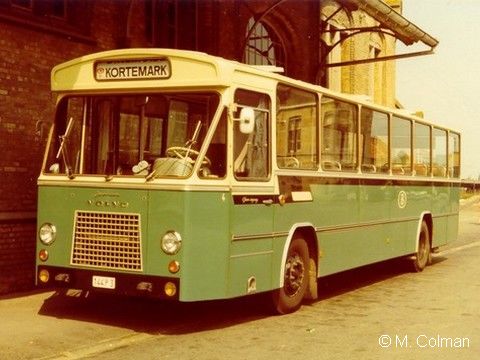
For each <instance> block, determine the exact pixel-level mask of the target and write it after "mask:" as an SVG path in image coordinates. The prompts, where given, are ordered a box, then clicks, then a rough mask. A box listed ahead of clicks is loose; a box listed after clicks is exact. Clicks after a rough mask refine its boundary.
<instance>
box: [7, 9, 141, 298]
mask: <svg viewBox="0 0 480 360" xmlns="http://www.w3.org/2000/svg"><path fill="white" fill-rule="evenodd" d="M73 4H74V6H76V5H75V3H73ZM77 4H78V3H77ZM95 4H98V5H96V6H94V7H93V8H90V9H88V6H90V5H87V7H85V8H82V9H78V10H77V11H79V12H80V13H79V14H77V16H78V17H82V18H83V20H82V21H84V20H85V18H88V24H89V28H88V29H86V30H87V31H86V32H85V29H82V33H80V34H79V35H78V36H76V34H75V33H73V34H69V33H68V32H63V33H62V31H58V29H56V28H55V26H50V27H49V26H48V25H45V22H44V20H43V19H39V21H38V23H36V19H35V16H34V15H33V14H30V15H28V14H27V16H26V17H25V18H21V17H20V18H19V17H18V16H17V17H15V16H10V13H11V12H10V13H9V11H10V9H9V8H0V294H1V293H6V292H14V291H21V290H27V289H30V288H32V287H33V285H34V271H35V266H34V265H35V238H36V220H35V218H36V202H37V188H36V179H37V177H38V174H39V171H40V167H41V162H42V159H43V151H44V145H45V140H46V136H47V134H48V127H49V124H50V123H51V122H52V120H53V116H54V104H55V98H54V96H53V95H52V93H51V92H50V71H51V69H52V67H53V66H55V65H57V64H59V63H61V62H64V61H66V60H70V59H72V58H75V57H78V56H82V55H85V54H88V53H92V52H96V51H101V50H106V49H112V48H116V47H120V46H125V39H126V36H125V35H123V34H125V32H126V31H125V29H124V25H125V23H124V20H125V14H126V11H125V6H126V5H128V3H127V2H118V1H114V0H102V1H99V2H95ZM87 10H88V11H89V12H88V14H87V13H86V11H87ZM82 11H83V13H82ZM140 27H141V26H140ZM137 28H138V26H137ZM140 34H142V32H141V30H140ZM133 40H135V39H133Z"/></svg>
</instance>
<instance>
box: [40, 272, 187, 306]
mask: <svg viewBox="0 0 480 360" xmlns="http://www.w3.org/2000/svg"><path fill="white" fill-rule="evenodd" d="M45 271H47V272H48V273H45ZM41 274H42V275H43V276H40V275H41ZM46 274H48V276H45V275H46ZM40 278H43V281H42V280H40ZM47 278H48V279H47ZM94 278H95V279H96V280H97V281H94ZM98 279H100V280H104V281H103V282H102V281H98ZM112 279H113V280H112ZM45 280H46V281H45ZM37 286H38V287H41V288H69V289H79V290H89V291H100V292H106V293H116V294H122V295H138V296H145V297H156V298H161V299H169V300H178V299H179V296H180V279H178V278H169V277H161V276H151V275H143V274H127V273H119V272H108V271H98V270H86V269H76V268H64V267H57V266H38V267H37ZM167 289H168V290H167ZM172 289H174V290H175V291H172Z"/></svg>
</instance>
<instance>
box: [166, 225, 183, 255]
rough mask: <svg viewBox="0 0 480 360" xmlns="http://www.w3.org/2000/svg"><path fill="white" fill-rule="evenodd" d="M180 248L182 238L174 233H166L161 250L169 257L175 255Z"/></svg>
mask: <svg viewBox="0 0 480 360" xmlns="http://www.w3.org/2000/svg"><path fill="white" fill-rule="evenodd" d="M181 246H182V237H181V236H180V234H179V233H177V232H176V231H168V232H167V233H166V234H165V235H163V238H162V250H163V251H164V252H165V253H166V254H169V255H173V254H176V253H177V252H178V251H179V250H180V247H181Z"/></svg>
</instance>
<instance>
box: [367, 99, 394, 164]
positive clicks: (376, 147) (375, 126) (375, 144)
mask: <svg viewBox="0 0 480 360" xmlns="http://www.w3.org/2000/svg"><path fill="white" fill-rule="evenodd" d="M360 131H361V132H360V147H361V153H360V156H361V157H360V159H361V160H360V161H361V164H362V166H361V169H362V172H364V173H388V171H389V165H388V115H387V114H385V113H382V112H378V111H374V110H372V109H369V108H366V107H362V113H361V130H360Z"/></svg>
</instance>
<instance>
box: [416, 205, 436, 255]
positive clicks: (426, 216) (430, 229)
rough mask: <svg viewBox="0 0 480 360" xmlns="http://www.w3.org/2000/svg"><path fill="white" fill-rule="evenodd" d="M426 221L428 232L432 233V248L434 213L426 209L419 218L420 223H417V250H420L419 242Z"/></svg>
mask: <svg viewBox="0 0 480 360" xmlns="http://www.w3.org/2000/svg"><path fill="white" fill-rule="evenodd" d="M424 221H425V223H426V224H427V226H428V232H429V234H430V239H428V240H429V241H430V248H432V245H433V218H432V213H431V212H429V211H424V212H422V213H421V214H420V217H419V219H418V224H417V237H416V239H415V252H417V251H418V242H419V240H420V231H421V230H422V223H423V222H424Z"/></svg>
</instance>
